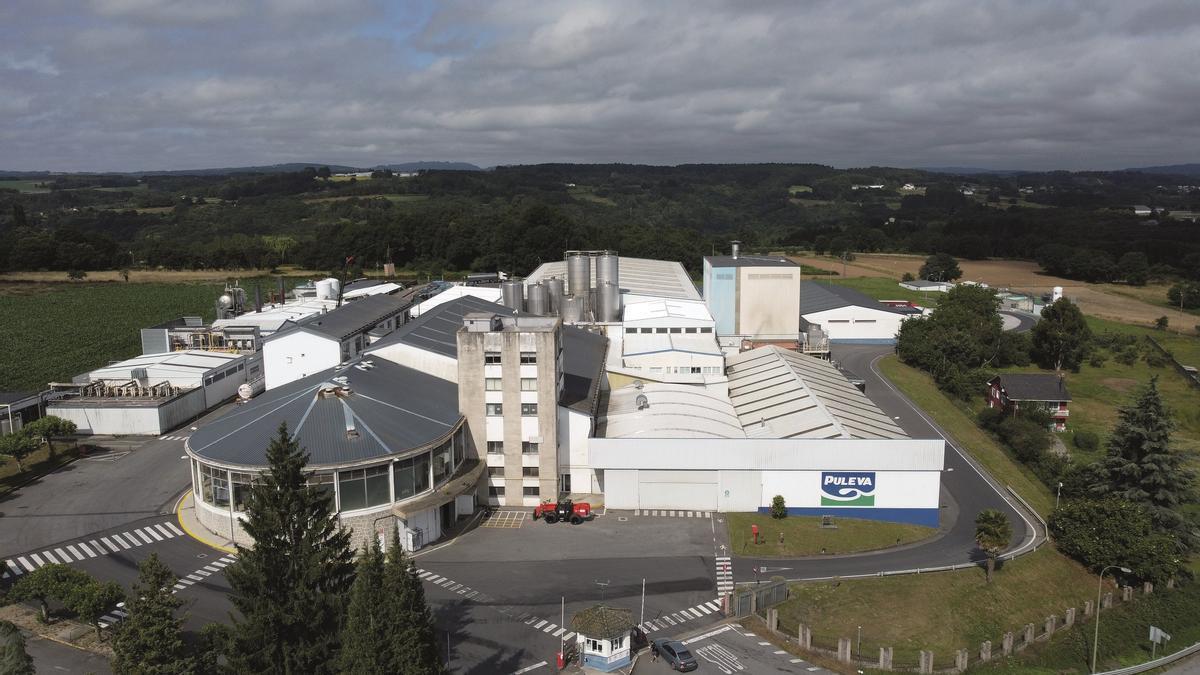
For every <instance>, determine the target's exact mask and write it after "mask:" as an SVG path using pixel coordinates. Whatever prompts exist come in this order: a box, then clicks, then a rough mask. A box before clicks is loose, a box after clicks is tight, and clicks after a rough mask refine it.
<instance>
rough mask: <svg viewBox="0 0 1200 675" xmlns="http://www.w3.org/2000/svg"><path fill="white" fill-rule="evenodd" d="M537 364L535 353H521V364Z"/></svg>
mask: <svg viewBox="0 0 1200 675" xmlns="http://www.w3.org/2000/svg"><path fill="white" fill-rule="evenodd" d="M533 363H537V352H521V364H522V365H530V364H533Z"/></svg>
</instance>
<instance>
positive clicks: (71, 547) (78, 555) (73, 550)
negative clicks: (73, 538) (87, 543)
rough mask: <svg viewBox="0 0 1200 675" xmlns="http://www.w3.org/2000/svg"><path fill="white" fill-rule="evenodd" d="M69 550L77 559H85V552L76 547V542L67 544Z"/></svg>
mask: <svg viewBox="0 0 1200 675" xmlns="http://www.w3.org/2000/svg"><path fill="white" fill-rule="evenodd" d="M67 550H68V551H70V552H71V555H73V556H75V559H76V560H83V554H82V553H80V552H79V549H77V548H75V545H74V544H67Z"/></svg>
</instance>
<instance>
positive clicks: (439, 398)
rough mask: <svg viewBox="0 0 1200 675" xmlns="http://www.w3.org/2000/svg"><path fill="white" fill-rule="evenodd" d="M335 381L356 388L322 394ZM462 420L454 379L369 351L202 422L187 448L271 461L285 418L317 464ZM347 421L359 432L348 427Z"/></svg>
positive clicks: (390, 447) (415, 442)
mask: <svg viewBox="0 0 1200 675" xmlns="http://www.w3.org/2000/svg"><path fill="white" fill-rule="evenodd" d="M335 378H345V379H344V380H341V379H335ZM334 386H344V387H346V388H348V389H349V390H350V393H349V394H348V395H347V396H345V397H339V396H322V395H321V393H320V392H321V389H322V388H325V387H334ZM461 419H462V418H461V416H460V415H459V414H458V387H457V386H456V385H455V384H453V383H452V382H447V381H446V380H443V379H440V378H437V377H434V376H432V375H426V374H425V373H422V372H419V371H416V370H413V369H411V368H405V367H404V366H400V365H397V364H394V363H391V362H390V361H385V360H383V359H374V360H372V359H369V358H368V359H364V360H361V361H358V362H355V363H354V364H351V365H349V366H343V367H340V368H332V369H329V370H326V371H323V372H321V373H317V374H315V375H311V376H309V377H306V378H304V379H302V380H297V381H295V382H291V383H288V384H286V385H284V386H282V387H279V388H277V389H272V390H270V391H268V392H266V393H265V394H262V395H261V396H259V397H258V398H255V399H253V400H252V401H250V402H249V403H247V404H245V405H244V406H242V407H241V408H239V409H237V410H235V411H234V412H232V413H230V414H228V415H225V416H223V417H219V418H217V419H215V420H213V421H212V422H210V423H209V424H206V425H205V426H203V427H201V428H200V429H199V430H197V431H196V432H195V433H193V434H192V435H191V437H190V438H189V439H188V447H189V448H190V449H191V451H192V452H194V453H196V454H197V455H199V456H200V457H202V458H206V459H210V460H213V461H214V462H219V463H222V464H234V465H239V466H248V467H261V466H265V465H266V463H267V459H266V451H267V446H268V445H269V444H270V443H271V440H272V439H273V438H274V437H275V435H276V434H277V433H278V429H279V425H280V424H281V423H285V422H286V423H287V426H288V430H289V431H290V432H291V433H292V434H293V435H294V436H295V437H296V438H297V440H298V441H299V443H300V445H301V447H303V448H304V449H305V450H306V451H307V452H308V453H309V456H310V464H311V465H312V466H314V467H320V466H328V465H345V464H352V463H355V462H361V461H366V460H370V459H374V458H377V457H387V456H391V455H396V454H399V453H403V452H406V451H408V450H413V449H416V448H419V447H422V446H424V445H427V444H430V443H433V442H435V441H437V440H438V439H440V438H442V437H444V436H446V435H447V434H449V433H450V432H451V431H452V430H453V429H454V428H455V427H456V426H458V423H459V420H461ZM348 421H349V424H350V425H352V426H353V428H354V430H355V431H356V432H357V434H354V435H350V434H347V423H348Z"/></svg>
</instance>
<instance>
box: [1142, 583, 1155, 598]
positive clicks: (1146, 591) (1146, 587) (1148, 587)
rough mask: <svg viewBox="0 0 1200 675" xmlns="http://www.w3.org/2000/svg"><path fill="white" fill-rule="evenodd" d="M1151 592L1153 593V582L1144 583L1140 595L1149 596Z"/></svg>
mask: <svg viewBox="0 0 1200 675" xmlns="http://www.w3.org/2000/svg"><path fill="white" fill-rule="evenodd" d="M1153 592H1154V583H1153V582H1150V581H1147V582H1146V583H1144V584H1142V595H1150V594H1151V593H1153Z"/></svg>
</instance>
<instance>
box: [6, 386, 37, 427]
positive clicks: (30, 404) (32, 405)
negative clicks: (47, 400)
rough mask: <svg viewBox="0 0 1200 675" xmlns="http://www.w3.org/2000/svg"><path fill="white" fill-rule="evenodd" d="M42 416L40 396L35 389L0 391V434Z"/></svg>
mask: <svg viewBox="0 0 1200 675" xmlns="http://www.w3.org/2000/svg"><path fill="white" fill-rule="evenodd" d="M41 416H42V396H41V394H40V393H38V392H36V391H0V436H5V435H8V434H11V433H13V432H16V431H20V430H21V427H23V426H25V425H26V424H29V423H30V422H32V421H34V420H36V419H37V418H39V417H41Z"/></svg>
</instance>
